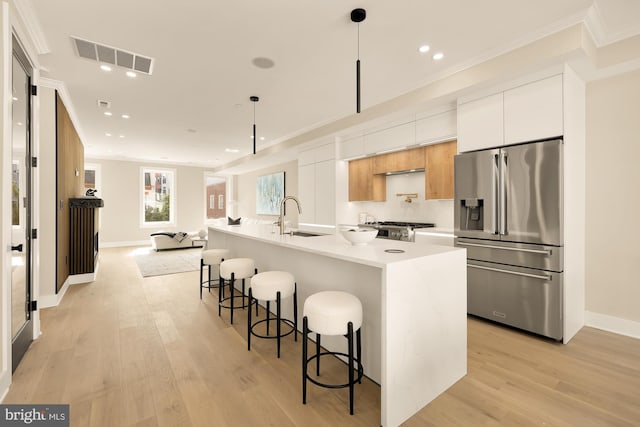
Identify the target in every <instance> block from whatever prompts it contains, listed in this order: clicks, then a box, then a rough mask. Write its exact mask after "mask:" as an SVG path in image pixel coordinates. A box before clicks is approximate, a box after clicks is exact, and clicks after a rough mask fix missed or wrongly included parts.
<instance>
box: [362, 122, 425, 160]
mask: <svg viewBox="0 0 640 427" xmlns="http://www.w3.org/2000/svg"><path fill="white" fill-rule="evenodd" d="M415 141H416V128H415V122H410V123H405V124H403V125H399V126H394V127H391V128H388V129H383V130H381V131H378V132H373V133H370V134H368V135H365V136H364V152H365V154H375V153H379V152H381V151H388V150H393V149H396V148H397V149H402V148H406V147H408V146H409V145H413V144H415Z"/></svg>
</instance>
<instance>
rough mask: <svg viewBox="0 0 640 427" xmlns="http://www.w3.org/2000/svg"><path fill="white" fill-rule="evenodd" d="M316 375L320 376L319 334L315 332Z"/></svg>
mask: <svg viewBox="0 0 640 427" xmlns="http://www.w3.org/2000/svg"><path fill="white" fill-rule="evenodd" d="M316 375H317V376H320V334H316Z"/></svg>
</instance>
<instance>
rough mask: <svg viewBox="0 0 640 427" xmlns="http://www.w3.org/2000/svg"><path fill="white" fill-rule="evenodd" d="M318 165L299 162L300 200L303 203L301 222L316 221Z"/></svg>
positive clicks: (299, 220) (309, 222)
mask: <svg viewBox="0 0 640 427" xmlns="http://www.w3.org/2000/svg"><path fill="white" fill-rule="evenodd" d="M315 182H316V165H315V164H313V163H312V164H307V165H300V164H299V163H298V200H300V204H301V205H302V213H301V214H300V215H299V216H298V222H299V223H306V224H312V223H315V221H316V198H315V189H316V184H315Z"/></svg>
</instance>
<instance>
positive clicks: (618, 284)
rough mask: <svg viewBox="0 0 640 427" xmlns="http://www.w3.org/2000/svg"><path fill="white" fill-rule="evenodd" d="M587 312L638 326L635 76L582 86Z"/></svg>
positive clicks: (638, 98)
mask: <svg viewBox="0 0 640 427" xmlns="http://www.w3.org/2000/svg"><path fill="white" fill-rule="evenodd" d="M586 115H587V162H586V163H587V178H586V179H587V185H586V187H587V194H586V204H587V208H586V258H587V262H586V265H587V267H586V276H587V283H586V285H587V286H586V287H587V294H586V309H587V311H588V312H594V313H599V314H604V315H607V316H614V317H617V318H620V319H626V320H630V321H635V322H640V285H639V284H640V279H639V278H638V277H639V276H638V266H639V265H640V249H639V248H638V242H640V221H638V217H639V213H640V189H639V188H638V185H639V184H640V167H639V166H638V159H640V71H639V70H636V71H633V72H630V73H626V74H622V75H619V76H616V77H612V78H608V79H604V80H599V81H595V82H590V83H589V84H588V85H587V112H586Z"/></svg>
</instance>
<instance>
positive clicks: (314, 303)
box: [225, 261, 362, 335]
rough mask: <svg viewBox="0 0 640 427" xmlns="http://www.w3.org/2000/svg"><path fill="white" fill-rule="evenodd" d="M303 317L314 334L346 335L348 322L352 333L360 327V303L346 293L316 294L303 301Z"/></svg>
mask: <svg viewBox="0 0 640 427" xmlns="http://www.w3.org/2000/svg"><path fill="white" fill-rule="evenodd" d="M225 262H226V261H225ZM303 316H306V317H307V319H308V322H309V329H310V330H312V331H313V332H315V333H318V334H321V335H346V334H347V324H348V323H349V322H351V323H352V324H353V330H354V331H357V330H358V329H360V327H361V326H362V303H361V302H360V300H359V299H358V298H357V297H355V296H354V295H351V294H349V293H346V292H340V291H325V292H318V293H317V294H313V295H311V296H310V297H308V298H307V299H306V300H305V302H304V310H303Z"/></svg>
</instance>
